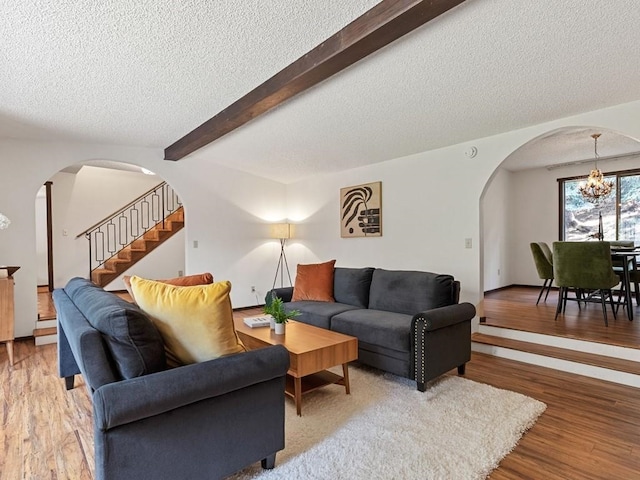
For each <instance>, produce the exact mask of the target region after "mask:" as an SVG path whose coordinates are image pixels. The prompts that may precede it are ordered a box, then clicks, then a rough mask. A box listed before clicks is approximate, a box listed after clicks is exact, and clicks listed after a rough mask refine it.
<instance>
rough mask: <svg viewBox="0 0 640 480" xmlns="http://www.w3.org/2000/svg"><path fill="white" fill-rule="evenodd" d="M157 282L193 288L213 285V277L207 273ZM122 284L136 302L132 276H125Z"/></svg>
mask: <svg viewBox="0 0 640 480" xmlns="http://www.w3.org/2000/svg"><path fill="white" fill-rule="evenodd" d="M156 281H157V282H162V283H168V284H169V285H175V286H177V287H191V286H193V285H209V284H211V283H213V275H211V274H210V273H209V272H207V273H199V274H196V275H185V276H183V277H176V278H167V279H165V280H156ZM122 282H123V283H124V288H126V289H127V292H129V295H131V298H132V299H133V301H134V302H135V301H136V299H135V297H134V296H133V290H132V289H131V276H130V275H125V276H124V277H122ZM136 303H137V302H136Z"/></svg>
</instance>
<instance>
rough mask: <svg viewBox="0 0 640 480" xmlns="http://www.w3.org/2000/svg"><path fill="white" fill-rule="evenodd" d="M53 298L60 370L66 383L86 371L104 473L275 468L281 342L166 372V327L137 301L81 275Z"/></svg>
mask: <svg viewBox="0 0 640 480" xmlns="http://www.w3.org/2000/svg"><path fill="white" fill-rule="evenodd" d="M53 299H54V303H55V306H56V311H57V313H58V335H59V342H58V369H59V375H60V376H61V377H63V378H65V380H66V386H67V389H69V388H73V377H74V375H76V374H79V373H81V374H82V376H83V378H84V381H85V383H86V386H87V388H88V390H89V393H90V394H91V395H92V400H93V423H94V440H95V478H96V479H97V480H130V479H135V480H145V479H149V480H151V479H153V480H156V479H163V478H176V479H178V478H189V479H207V480H209V479H220V478H224V477H226V476H228V475H231V474H232V473H234V472H236V471H238V470H240V469H242V468H244V467H246V466H248V465H250V464H252V463H255V462H258V461H261V463H262V466H263V468H273V466H274V463H275V457H276V453H277V452H278V451H279V450H281V449H282V448H284V402H285V400H284V390H285V377H286V372H287V369H288V368H289V354H288V352H287V350H286V349H285V348H284V347H282V346H280V345H277V346H273V347H267V348H263V349H260V350H255V351H249V352H245V353H238V354H235V355H230V356H226V357H222V358H218V359H215V360H210V361H207V362H202V363H197V364H192V365H186V366H183V367H178V368H174V369H166V365H165V359H164V350H163V346H162V343H161V339H160V337H159V334H158V333H157V331H155V327H153V325H152V324H151V322H150V321H149V319H148V318H146V317H145V316H144V314H143V313H142V312H141V311H140V310H139V309H138V308H137V307H136V306H135V305H132V304H130V303H128V302H125V301H124V300H122V299H120V298H118V297H117V296H115V295H113V294H111V293H109V292H105V291H104V290H102V289H101V288H100V287H98V286H97V285H94V284H92V283H91V282H90V281H88V280H85V279H81V278H76V279H72V280H71V281H69V283H68V284H67V286H66V287H65V289H58V290H55V291H54V293H53ZM105 326H106V327H108V328H109V329H110V330H109V331H106V330H105ZM99 328H102V331H101V330H100V329H99ZM158 341H159V342H160V344H159V345H158Z"/></svg>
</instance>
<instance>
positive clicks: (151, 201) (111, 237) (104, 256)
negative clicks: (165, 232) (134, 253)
mask: <svg viewBox="0 0 640 480" xmlns="http://www.w3.org/2000/svg"><path fill="white" fill-rule="evenodd" d="M180 208H182V202H180V199H179V197H178V195H177V193H176V192H175V190H174V189H173V188H172V187H171V185H169V184H168V183H167V182H162V183H159V184H158V185H156V186H155V187H153V188H151V189H149V190H148V191H146V192H145V193H143V194H142V195H140V196H139V197H137V198H136V199H134V200H132V201H130V202H129V203H127V204H126V205H125V206H123V207H121V208H120V209H118V210H116V211H115V212H114V213H112V214H111V215H109V216H107V217H105V218H104V219H103V220H101V221H100V222H98V223H96V224H94V225H92V226H91V227H90V228H88V229H86V230H85V231H84V232H82V233H80V234H79V235H78V236H77V237H76V239H77V238H80V237H81V236H83V235H84V237H85V238H86V239H87V240H88V242H89V245H88V247H89V278H92V273H93V272H94V271H95V270H97V269H98V268H100V267H101V266H102V265H104V264H105V262H106V261H107V260H109V259H111V258H114V257H117V255H118V254H119V252H120V251H121V250H122V249H124V248H127V247H129V246H131V245H133V242H135V241H136V240H138V239H139V238H142V237H143V236H144V235H145V234H146V232H148V231H149V230H151V229H153V228H157V227H160V228H162V229H164V228H165V222H166V220H167V217H169V216H170V215H172V214H173V213H175V212H176V211H178V210H179V209H180Z"/></svg>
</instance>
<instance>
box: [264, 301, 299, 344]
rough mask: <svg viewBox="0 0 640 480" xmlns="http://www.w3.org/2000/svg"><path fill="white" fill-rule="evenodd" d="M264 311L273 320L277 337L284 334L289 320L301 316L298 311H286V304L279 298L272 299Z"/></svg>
mask: <svg viewBox="0 0 640 480" xmlns="http://www.w3.org/2000/svg"><path fill="white" fill-rule="evenodd" d="M263 311H264V313H266V314H268V315H271V317H272V318H273V321H274V323H275V333H276V335H282V334H284V324H285V323H287V322H288V321H289V319H291V318H294V317H297V316H298V315H300V312H299V311H298V310H289V311H286V310H285V309H284V302H283V301H282V299H281V298H279V297H274V298H272V299H271V301H270V302H268V303H267V304H266V305H265V306H264V309H263Z"/></svg>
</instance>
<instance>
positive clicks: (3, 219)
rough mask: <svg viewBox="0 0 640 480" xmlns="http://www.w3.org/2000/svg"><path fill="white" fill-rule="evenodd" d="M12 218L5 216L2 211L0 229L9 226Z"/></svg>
mask: <svg viewBox="0 0 640 480" xmlns="http://www.w3.org/2000/svg"><path fill="white" fill-rule="evenodd" d="M10 223H11V220H9V219H8V218H7V217H5V216H4V215H3V214H2V213H0V230H4V229H5V228H9V224H10Z"/></svg>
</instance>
